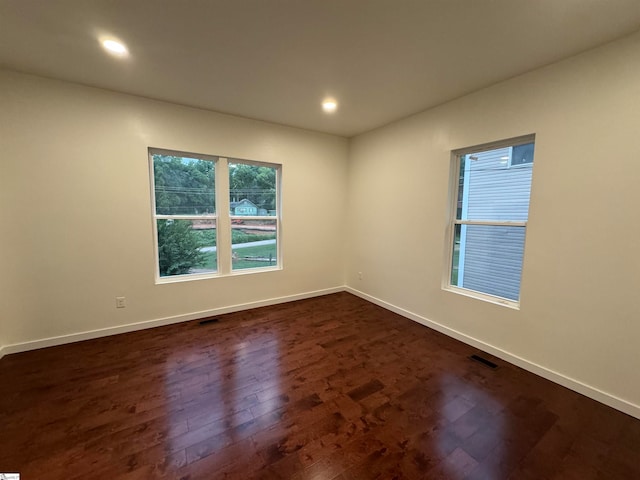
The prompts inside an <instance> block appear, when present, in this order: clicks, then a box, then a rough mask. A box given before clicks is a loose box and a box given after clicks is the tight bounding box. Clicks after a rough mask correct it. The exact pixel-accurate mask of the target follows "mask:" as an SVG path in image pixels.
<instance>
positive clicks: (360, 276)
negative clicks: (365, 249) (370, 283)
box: [358, 272, 362, 280]
mask: <svg viewBox="0 0 640 480" xmlns="http://www.w3.org/2000/svg"><path fill="white" fill-rule="evenodd" d="M358 280H362V272H358Z"/></svg>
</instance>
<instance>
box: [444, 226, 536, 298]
mask: <svg viewBox="0 0 640 480" xmlns="http://www.w3.org/2000/svg"><path fill="white" fill-rule="evenodd" d="M455 227H456V228H455V241H454V244H453V262H452V268H451V285H455V286H458V287H462V288H467V289H469V290H475V291H477V292H482V293H486V294H488V295H495V296H497V297H503V298H507V299H510V300H518V298H519V296H520V277H521V274H522V259H523V255H524V237H525V227H505V226H492V225H456V226H455Z"/></svg>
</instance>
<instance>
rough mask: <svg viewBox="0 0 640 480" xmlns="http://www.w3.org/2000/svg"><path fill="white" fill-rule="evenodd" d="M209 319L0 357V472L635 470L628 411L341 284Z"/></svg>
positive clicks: (34, 475) (539, 475)
mask: <svg viewBox="0 0 640 480" xmlns="http://www.w3.org/2000/svg"><path fill="white" fill-rule="evenodd" d="M219 318H220V321H219V322H217V323H211V324H206V325H200V324H199V322H197V321H194V322H188V323H182V324H177V325H171V326H167V327H161V328H155V329H151V330H144V331H140V332H134V333H129V334H124V335H117V336H112V337H107V338H101V339H97V340H91V341H86V342H80V343H75V344H70V345H65V346H60V347H54V348H48V349H42V350H38V351H32V352H25V353H21V354H14V355H8V356H6V357H5V358H3V359H2V360H0V389H1V390H0V426H1V432H0V472H20V473H21V474H22V477H21V479H22V480H32V479H33V480H46V479H64V480H72V479H92V480H95V479H98V480H99V479H129V480H131V479H154V478H167V479H185V480H186V479H190V480H195V479H226V478H228V479H250V478H259V479H296V480H298V479H300V480H301V479H318V480H320V479H323V480H329V479H335V480H351V479H359V480H362V479H374V478H376V479H420V478H428V479H490V480H499V479H576V480H588V479H624V480H630V479H638V478H640V420H637V419H634V418H632V417H629V416H627V415H625V414H623V413H620V412H618V411H615V410H613V409H611V408H609V407H606V406H604V405H601V404H599V403H597V402H595V401H593V400H590V399H588V398H586V397H583V396H581V395H579V394H577V393H574V392H572V391H570V390H567V389H565V388H563V387H560V386H558V385H555V384H553V383H551V382H548V381H546V380H544V379H542V378H540V377H537V376H535V375H533V374H530V373H527V372H525V371H523V370H521V369H519V368H516V367H514V366H512V365H509V364H507V363H505V362H503V361H500V360H498V359H495V358H492V357H490V356H488V355H485V354H482V352H478V351H477V350H475V349H474V348H471V347H469V346H466V345H464V344H462V343H460V342H457V341H455V340H452V339H450V338H448V337H446V336H444V335H441V334H439V333H437V332H434V331H432V330H430V329H428V328H425V327H423V326H420V325H418V324H416V323H413V322H411V321H410V320H407V319H405V318H402V317H400V316H398V315H395V314H393V313H390V312H388V311H386V310H383V309H382V308H379V307H377V306H375V305H372V304H370V303H367V302H365V301H363V300H361V299H359V298H357V297H354V296H352V295H350V294H347V293H339V294H335V295H329V296H325V297H320V298H315V299H310V300H303V301H298V302H293V303H288V304H283V305H278V306H273V307H265V308H259V309H255V310H249V311H245V312H239V313H234V314H229V315H224V316H221V317H219ZM472 354H481V355H483V356H484V357H485V358H488V359H489V360H491V361H493V362H495V363H496V364H497V365H498V368H497V369H495V370H492V369H491V368H489V367H487V366H485V365H483V364H482V363H480V362H477V361H473V360H470V359H469V358H468V357H469V356H470V355H472Z"/></svg>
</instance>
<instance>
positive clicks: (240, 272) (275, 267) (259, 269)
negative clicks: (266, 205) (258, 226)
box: [224, 158, 282, 275]
mask: <svg viewBox="0 0 640 480" xmlns="http://www.w3.org/2000/svg"><path fill="white" fill-rule="evenodd" d="M224 160H225V164H224V165H225V166H224V170H225V172H224V175H225V180H226V182H227V185H226V187H227V188H226V196H225V201H226V205H225V208H226V210H225V212H226V213H227V217H228V221H229V228H228V239H229V249H228V251H229V262H228V265H227V267H228V269H229V270H228V272H229V274H230V275H243V274H247V273H256V272H265V271H270V270H281V269H282V255H281V248H282V247H281V244H280V238H281V236H280V230H281V228H282V227H281V224H282V221H281V219H280V212H281V210H282V203H281V199H280V182H281V177H282V166H281V165H278V164H274V163H266V162H258V161H255V160H243V159H238V158H229V159H227V158H225V159H224ZM229 163H235V164H243V165H252V166H254V167H267V168H273V169H274V170H275V171H276V214H275V215H273V216H267V215H232V214H231V208H230V200H229V196H230V193H231V188H230V187H229ZM233 220H270V221H275V222H276V264H275V265H272V266H267V267H253V268H243V269H239V270H233V265H232V254H233V252H232V245H231V230H232V222H233Z"/></svg>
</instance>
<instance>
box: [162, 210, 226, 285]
mask: <svg viewBox="0 0 640 480" xmlns="http://www.w3.org/2000/svg"><path fill="white" fill-rule="evenodd" d="M157 227H158V265H159V267H160V276H161V277H166V276H172V275H187V274H196V273H213V272H215V271H216V270H217V269H218V257H217V251H216V221H215V220H210V219H207V220H205V219H202V220H170V219H169V220H157Z"/></svg>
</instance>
